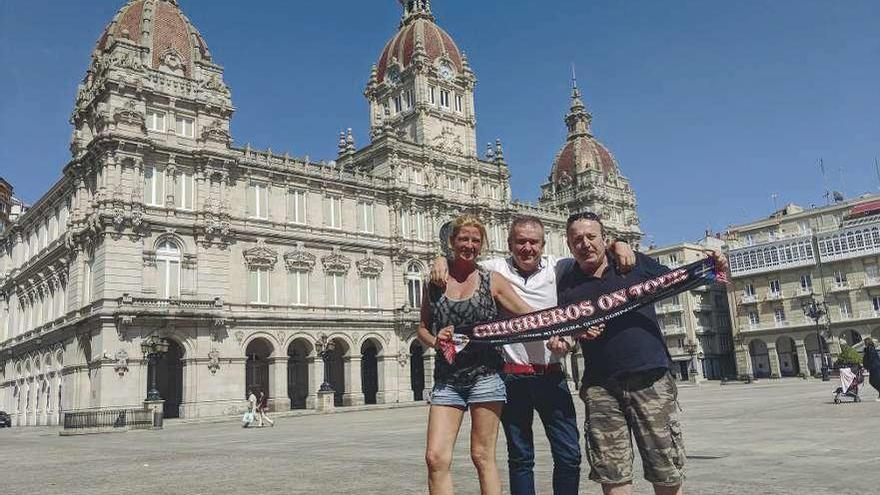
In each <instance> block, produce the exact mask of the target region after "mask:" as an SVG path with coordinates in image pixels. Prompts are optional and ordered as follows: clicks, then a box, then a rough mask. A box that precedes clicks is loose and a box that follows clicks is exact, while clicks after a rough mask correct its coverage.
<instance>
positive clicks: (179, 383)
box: [147, 339, 183, 419]
mask: <svg viewBox="0 0 880 495" xmlns="http://www.w3.org/2000/svg"><path fill="white" fill-rule="evenodd" d="M149 386H150V384H149V383H148V384H147V388H148V389H149ZM156 389H157V390H159V397H161V398H162V400H164V401H165V414H164V416H165V418H166V419H173V418H179V417H180V404H181V403H182V402H183V348H182V347H180V344H178V343H177V342H175V341H174V340H171V339H168V352H166V353H165V354H163V355H162V358H161V359H159V361H158V362H157V363H156Z"/></svg>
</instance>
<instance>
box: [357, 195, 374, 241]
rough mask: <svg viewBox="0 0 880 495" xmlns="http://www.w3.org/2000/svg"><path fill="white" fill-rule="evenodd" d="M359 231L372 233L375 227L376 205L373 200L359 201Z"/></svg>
mask: <svg viewBox="0 0 880 495" xmlns="http://www.w3.org/2000/svg"><path fill="white" fill-rule="evenodd" d="M357 217H358V225H357V229H358V232H365V233H367V234H372V233H373V232H374V229H375V223H376V220H375V207H374V206H373V203H372V202H369V201H358V207H357Z"/></svg>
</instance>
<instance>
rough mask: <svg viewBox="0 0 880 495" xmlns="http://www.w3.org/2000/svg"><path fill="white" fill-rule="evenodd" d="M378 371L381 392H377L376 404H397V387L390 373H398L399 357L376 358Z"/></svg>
mask: <svg viewBox="0 0 880 495" xmlns="http://www.w3.org/2000/svg"><path fill="white" fill-rule="evenodd" d="M376 368H378V369H377V370H376V371H378V375H379V390H378V391H377V392H376V404H389V403H394V402H397V387H395V386H389V385H392V384H394V380H393V379H391V374H390V373H389V372H391V371H396V370H395V368H397V355H396V354H395V355H392V356H384V355H383V356H378V357H376Z"/></svg>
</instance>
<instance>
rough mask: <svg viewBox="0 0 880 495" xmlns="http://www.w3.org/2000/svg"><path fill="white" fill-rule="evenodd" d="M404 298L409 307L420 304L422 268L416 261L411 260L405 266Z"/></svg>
mask: <svg viewBox="0 0 880 495" xmlns="http://www.w3.org/2000/svg"><path fill="white" fill-rule="evenodd" d="M404 279H405V281H406V300H407V303H408V304H409V306H410V307H412V308H420V307H421V306H422V269H421V267H420V266H419V264H418V263H416V262H412V263H410V264H409V265H407V266H406V274H405V275H404Z"/></svg>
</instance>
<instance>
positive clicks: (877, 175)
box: [874, 156, 880, 189]
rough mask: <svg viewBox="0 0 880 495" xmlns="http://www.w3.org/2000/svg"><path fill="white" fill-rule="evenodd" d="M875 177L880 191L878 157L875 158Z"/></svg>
mask: <svg viewBox="0 0 880 495" xmlns="http://www.w3.org/2000/svg"><path fill="white" fill-rule="evenodd" d="M874 176H875V177H876V178H877V188H878V189H880V163H877V157H876V156H875V157H874Z"/></svg>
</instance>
